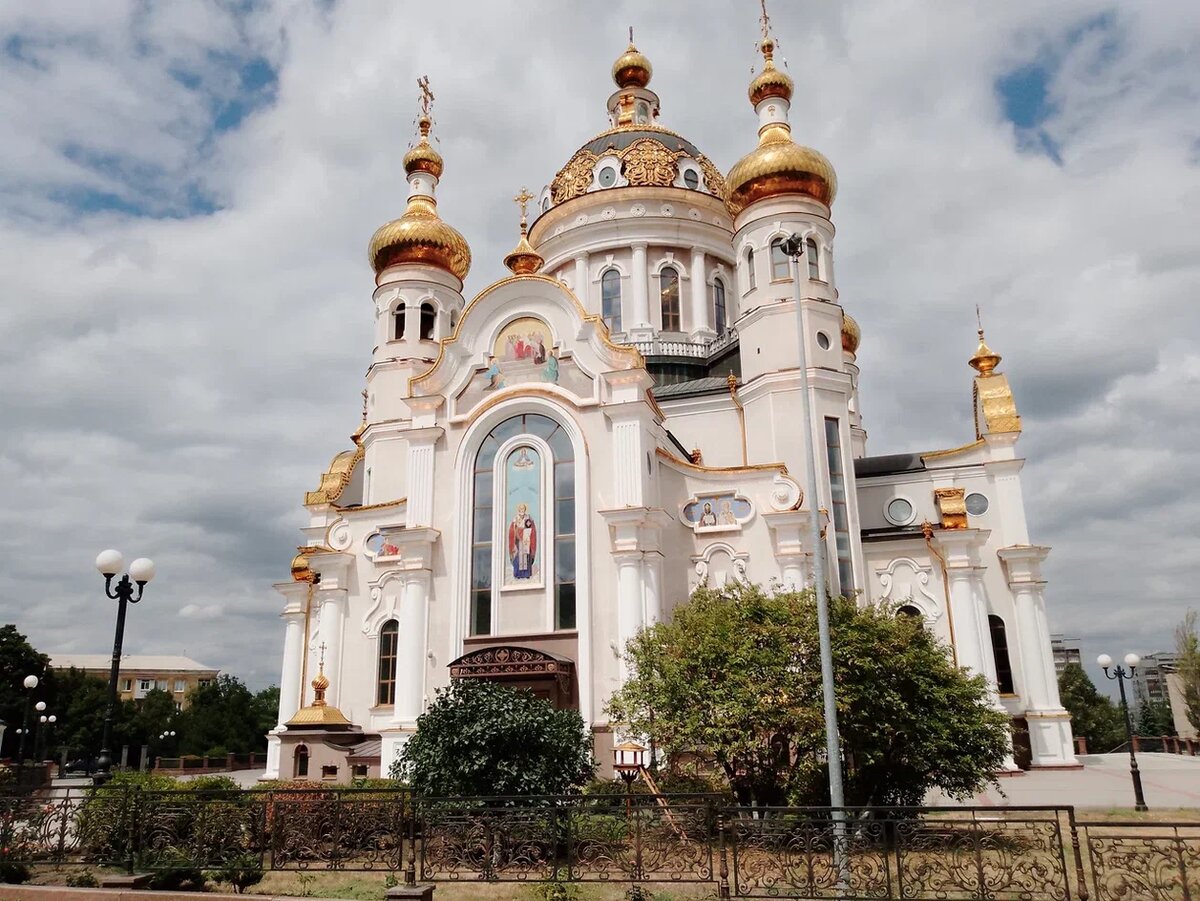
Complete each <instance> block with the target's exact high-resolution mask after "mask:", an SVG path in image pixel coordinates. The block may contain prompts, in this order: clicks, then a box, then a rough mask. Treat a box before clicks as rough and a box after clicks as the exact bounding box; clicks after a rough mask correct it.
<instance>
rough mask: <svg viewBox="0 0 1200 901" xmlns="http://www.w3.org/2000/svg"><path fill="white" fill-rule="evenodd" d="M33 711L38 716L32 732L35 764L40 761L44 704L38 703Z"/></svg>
mask: <svg viewBox="0 0 1200 901" xmlns="http://www.w3.org/2000/svg"><path fill="white" fill-rule="evenodd" d="M33 709H34V710H36V711H37V714H38V722H37V728H36V729H34V730H33V759H34V761H35V762H36V761H38V760H41V759H42V758H41V753H42V726H44V725H46V702H45V701H38V702H37V703H36V704H34V705H33Z"/></svg>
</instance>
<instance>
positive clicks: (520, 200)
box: [513, 188, 533, 228]
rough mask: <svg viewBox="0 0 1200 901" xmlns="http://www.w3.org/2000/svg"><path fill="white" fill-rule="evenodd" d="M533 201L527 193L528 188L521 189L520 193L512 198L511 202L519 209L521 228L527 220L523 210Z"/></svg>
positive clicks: (531, 196)
mask: <svg viewBox="0 0 1200 901" xmlns="http://www.w3.org/2000/svg"><path fill="white" fill-rule="evenodd" d="M531 200H533V195H532V194H530V193H529V189H528V188H521V193H520V194H518V195H517V196H516V197H514V198H513V202H514V203H516V204H518V205H519V206H520V207H521V226H522V228H523V227H524V226H525V223H526V221H527V219H528V214H527V213H526V210H525V208H526V207H527V206H528V205H529V201H531Z"/></svg>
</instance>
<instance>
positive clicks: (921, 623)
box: [896, 604, 925, 629]
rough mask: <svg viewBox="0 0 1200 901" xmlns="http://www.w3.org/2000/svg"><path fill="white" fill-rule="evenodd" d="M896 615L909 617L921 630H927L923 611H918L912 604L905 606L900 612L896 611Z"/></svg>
mask: <svg viewBox="0 0 1200 901" xmlns="http://www.w3.org/2000/svg"><path fill="white" fill-rule="evenodd" d="M896 615H897V616H903V617H907V618H908V619H910V620H912V622H913V623H914V624H915V625H916V626H917V628H919V629H923V628H925V615H924V614H923V613H921V611H920V610H919V609H917V608H916V607H914V606H913V605H912V604H905V605H904V606H903V607H901V608H900V609H899V610H897V611H896Z"/></svg>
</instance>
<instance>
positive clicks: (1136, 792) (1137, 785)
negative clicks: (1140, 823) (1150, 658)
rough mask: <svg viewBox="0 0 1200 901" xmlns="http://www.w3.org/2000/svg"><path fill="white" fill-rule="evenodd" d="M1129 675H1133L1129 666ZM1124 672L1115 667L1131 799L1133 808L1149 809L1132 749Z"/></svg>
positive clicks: (1131, 726) (1131, 733) (1135, 756)
mask: <svg viewBox="0 0 1200 901" xmlns="http://www.w3.org/2000/svg"><path fill="white" fill-rule="evenodd" d="M1128 675H1129V677H1130V678H1132V676H1133V668H1132V667H1130V671H1129V674H1128ZM1125 678H1126V673H1125V669H1124V668H1123V667H1120V666H1118V667H1117V675H1116V679H1117V688H1118V689H1119V690H1120V692H1121V714H1122V719H1124V720H1125V738H1126V739H1127V740H1128V742H1129V775H1130V776H1131V777H1132V778H1133V800H1134V809H1135V810H1149V809H1150V808H1149V807H1147V806H1146V795H1145V794H1144V793H1143V792H1142V771H1141V770H1140V769H1138V762H1137V753H1136V752H1135V751H1134V750H1133V723H1132V722H1131V721H1130V719H1129V701H1128V700H1127V699H1126V697H1125Z"/></svg>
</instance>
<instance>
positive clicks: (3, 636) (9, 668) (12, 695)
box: [0, 623, 50, 758]
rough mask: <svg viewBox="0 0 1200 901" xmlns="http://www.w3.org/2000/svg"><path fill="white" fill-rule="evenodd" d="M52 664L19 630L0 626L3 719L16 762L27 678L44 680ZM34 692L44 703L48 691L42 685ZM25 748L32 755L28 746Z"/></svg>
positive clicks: (37, 698)
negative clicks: (18, 733)
mask: <svg viewBox="0 0 1200 901" xmlns="http://www.w3.org/2000/svg"><path fill="white" fill-rule="evenodd" d="M49 662H50V658H49V657H47V656H46V655H45V654H40V653H38V651H37V650H36V649H35V648H34V647H33V645H31V644H30V643H29V641H28V640H27V639H26V638H25V636H24V635H22V634H21V633H20V632H18V631H17V627H16V626H14V625H12V624H11V623H9V624H7V625H4V626H0V719H2V720H4V722H6V723H8V730H7V731H6V732H5V734H4V739H5V744H6V745H7V746H8V747H7V748H6V750H7V752H8V753H9V754H10V755H11V756H12V757H14V758H15V757H16V756H17V746H18V744H19V741H20V736H18V735H17V731H16V730H17V729H19V728H21V722H22V717H23V716H24V715H25V699H26V698H27V697H28V692H27V691H26V689H25V685H24V681H25V677H26V676H37V677H38V678H39V679H41V678H42V677H43V675H44V673H45V670H46V667H47V665H48V664H49ZM34 692H35V698H34V700H40V699H41V698H42V697H44V695H45V688H44V686H40V685H39V686H38V687H37V688H36V689H35V690H34ZM25 747H26V749H27V751H28V749H29V747H30V745H29V743H28V742H26V743H25Z"/></svg>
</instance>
